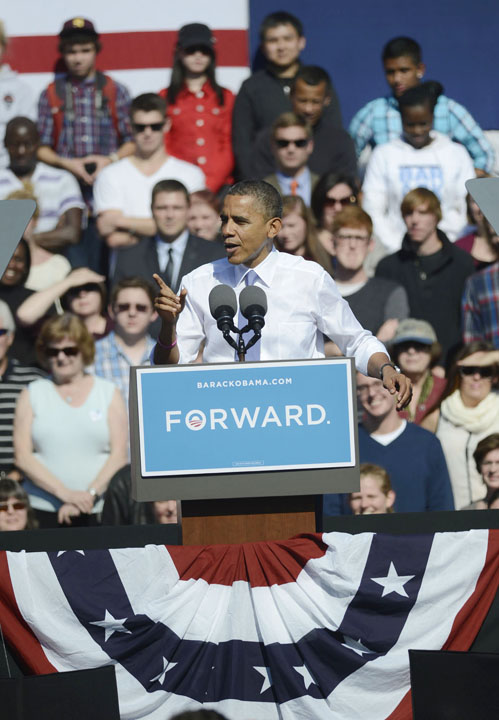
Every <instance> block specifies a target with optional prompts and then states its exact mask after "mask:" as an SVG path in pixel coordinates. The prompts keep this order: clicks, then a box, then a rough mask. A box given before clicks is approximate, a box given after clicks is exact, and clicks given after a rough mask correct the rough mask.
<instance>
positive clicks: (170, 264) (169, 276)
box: [163, 248, 174, 290]
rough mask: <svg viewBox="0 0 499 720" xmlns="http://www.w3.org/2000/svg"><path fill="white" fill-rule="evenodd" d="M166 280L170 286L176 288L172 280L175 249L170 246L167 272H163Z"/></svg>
mask: <svg viewBox="0 0 499 720" xmlns="http://www.w3.org/2000/svg"><path fill="white" fill-rule="evenodd" d="M163 277H164V281H165V283H166V284H167V285H168V287H169V288H171V289H172V290H174V288H172V281H173V249H172V248H169V250H168V262H167V263H166V267H165V272H164V274H163Z"/></svg>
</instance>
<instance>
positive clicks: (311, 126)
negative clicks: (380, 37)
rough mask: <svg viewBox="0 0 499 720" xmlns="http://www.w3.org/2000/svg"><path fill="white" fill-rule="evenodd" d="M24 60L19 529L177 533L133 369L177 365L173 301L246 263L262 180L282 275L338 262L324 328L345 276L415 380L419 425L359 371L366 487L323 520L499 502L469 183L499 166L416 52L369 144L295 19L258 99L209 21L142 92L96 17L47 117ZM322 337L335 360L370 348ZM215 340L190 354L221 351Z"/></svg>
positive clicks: (16, 381) (11, 517) (8, 480)
mask: <svg viewBox="0 0 499 720" xmlns="http://www.w3.org/2000/svg"><path fill="white" fill-rule="evenodd" d="M7 45H8V38H7V36H6V32H5V29H4V27H3V24H2V23H1V22H0V94H1V95H2V97H4V98H6V97H9V98H10V100H9V102H8V103H7V102H5V103H4V104H3V105H2V106H1V107H0V146H1V147H0V199H31V200H34V201H35V203H36V211H35V213H34V215H33V218H32V220H31V221H30V223H29V224H28V226H27V228H26V230H25V232H24V235H23V238H22V239H21V241H20V243H19V245H18V247H17V248H16V250H15V252H14V254H13V256H12V258H11V260H10V262H9V264H8V266H7V268H6V269H5V272H4V274H3V276H2V277H1V278H0V428H1V442H0V472H1V479H0V530H18V529H25V528H29V529H31V528H34V527H38V526H40V527H57V526H64V525H66V526H67V525H79V524H81V525H93V524H98V523H101V522H104V523H106V524H128V523H148V522H159V523H167V522H178V521H179V517H180V514H179V511H178V503H177V502H176V501H175V500H171V501H165V502H162V503H159V502H158V503H134V501H133V500H132V499H131V497H130V467H129V465H128V462H129V449H128V418H127V410H126V407H127V404H128V385H129V371H130V367H131V366H135V365H144V364H148V363H149V362H150V358H151V357H153V358H154V357H156V356H155V355H154V352H155V350H154V349H155V348H156V349H157V348H158V345H157V344H156V341H157V338H158V334H159V333H160V328H161V322H160V317H159V316H158V305H157V301H156V296H157V294H158V287H157V285H159V286H160V287H165V286H166V287H168V288H171V290H172V291H173V293H179V297H182V292H184V291H182V292H181V290H182V287H183V284H182V279H183V278H184V276H186V275H187V274H189V273H191V272H192V271H195V270H196V269H197V268H199V267H200V266H203V265H204V264H205V263H211V262H213V261H216V260H218V259H220V258H223V257H225V256H226V255H227V253H229V255H230V254H233V255H234V254H237V252H238V248H237V246H235V247H234V246H232V247H230V244H229V247H228V248H227V247H224V243H223V238H222V232H221V228H222V225H223V224H224V223H227V221H228V218H227V214H226V211H225V210H223V211H222V208H223V207H224V205H223V202H224V198H225V197H226V195H227V192H228V191H229V195H230V190H229V188H230V187H231V186H233V183H234V182H236V181H239V182H241V181H243V182H244V181H247V180H264V181H265V182H266V183H268V184H269V185H270V186H272V188H275V190H277V191H278V193H279V194H280V196H281V197H282V223H280V222H279V223H278V224H276V225H275V232H273V233H272V238H273V244H274V248H275V251H276V252H278V253H279V255H280V256H281V260H279V261H276V260H274V261H273V262H274V265H275V267H276V268H278V272H279V273H281V274H282V275H285V274H287V275H288V277H287V281H288V282H289V284H290V287H291V286H292V285H293V278H294V275H293V273H296V272H298V270H296V269H295V267H298V266H295V264H293V263H292V262H291V260H289V262H288V260H286V258H288V259H289V256H295V257H296V258H303V259H304V260H305V261H307V263H315V264H317V265H318V266H320V268H319V269H317V270H314V271H313V272H312V274H311V276H310V277H311V278H312V276H313V278H315V279H312V280H311V282H312V285H311V287H310V291H309V294H310V296H309V297H308V298H304V301H306V302H308V303H309V305H310V307H312V306H313V307H314V308H315V307H316V306H317V308H318V310H317V313H318V314H320V308H321V302H322V300H321V298H320V297H319V296H320V293H321V292H322V290H321V289H320V288H319V285H321V284H322V283H323V280H322V278H323V277H324V276H326V277H327V283H329V285H327V286H328V287H330V286H332V285H331V283H332V280H331V278H332V279H333V280H334V287H335V288H336V289H335V290H334V292H335V293H337V292H338V293H339V295H340V296H341V298H343V299H344V301H346V303H347V304H348V306H349V308H350V309H351V310H352V311H353V313H354V315H355V317H356V318H357V319H358V320H359V321H360V324H361V325H362V327H363V328H366V329H367V330H368V331H370V333H372V335H373V337H374V338H377V339H378V340H379V341H381V342H382V343H384V345H385V346H386V347H387V348H388V350H389V352H390V354H391V359H392V361H393V363H394V366H397V367H398V366H400V368H401V370H402V372H403V373H404V375H405V376H406V377H407V378H410V380H411V382H412V386H413V394H412V399H411V401H410V403H409V404H408V405H407V407H405V408H404V409H403V410H400V408H399V409H397V407H396V402H395V401H394V398H393V394H391V393H390V392H389V391H388V390H387V389H386V387H385V386H384V384H383V376H381V379H378V378H377V377H366V376H365V374H360V373H359V376H358V382H357V396H358V403H359V420H360V423H359V450H360V461H361V463H362V465H361V488H360V492H356V493H353V494H352V495H350V496H346V495H345V496H342V495H328V496H325V498H324V512H325V513H326V514H328V515H334V514H348V513H353V514H363V513H385V512H394V511H395V512H418V511H429V510H452V509H456V510H460V509H464V508H477V509H480V508H487V507H490V508H495V507H499V495H498V493H499V396H498V394H497V389H496V384H497V369H498V356H497V352H498V351H497V350H495V348H499V328H498V325H499V323H498V321H497V316H498V310H497V302H498V301H497V297H498V292H497V291H496V288H497V287H499V262H498V260H499V239H498V237H497V234H496V231H495V229H494V228H493V227H492V225H491V224H490V223H489V222H488V221H487V219H486V218H485V217H484V215H483V214H482V213H481V211H480V209H479V208H478V206H477V205H476V203H474V201H473V199H472V198H471V197H469V196H467V193H466V187H465V182H466V180H468V179H471V178H473V177H476V176H480V177H486V176H487V175H488V174H489V173H490V172H491V170H492V168H493V164H494V153H493V149H492V147H491V145H490V143H489V141H488V140H487V138H486V136H485V134H484V132H483V131H482V129H481V128H480V127H479V125H478V124H477V122H476V121H475V120H474V118H473V117H472V115H471V114H470V113H469V111H468V109H466V108H464V107H463V106H462V105H460V104H459V103H458V102H456V101H455V100H453V99H451V98H449V97H447V96H446V95H445V94H444V87H443V84H442V82H443V81H444V80H445V78H439V81H438V82H437V81H436V80H430V81H427V80H424V76H425V73H426V67H425V65H424V63H423V59H422V51H421V48H420V46H419V45H418V43H417V42H416V41H415V40H413V39H412V38H408V37H397V38H394V39H391V40H389V41H388V42H386V44H385V46H384V47H383V49H382V53H381V62H382V69H383V72H384V74H385V77H386V80H387V83H388V91H387V94H386V96H385V97H380V98H376V99H368V98H366V101H367V100H369V101H368V102H367V104H366V105H365V106H364V107H363V108H361V109H360V110H359V111H358V112H357V113H356V114H355V116H354V118H353V119H352V121H351V123H350V125H349V127H348V128H344V127H343V120H342V113H341V104H340V98H338V95H337V93H336V91H335V88H334V85H333V82H332V79H331V78H330V76H329V74H328V73H327V72H326V70H324V68H322V67H319V66H317V65H304V64H303V63H302V61H301V60H300V53H301V51H302V50H303V48H304V47H305V32H304V28H303V25H302V23H301V21H300V20H299V19H298V18H296V17H295V16H293V15H291V14H290V13H287V12H284V11H279V12H273V13H271V14H270V15H268V16H267V17H266V18H265V19H264V21H263V22H262V25H261V28H260V48H261V51H262V53H263V56H264V58H265V61H266V65H265V67H264V68H263V69H261V70H258V71H256V72H254V73H253V74H252V75H251V76H250V77H248V79H247V80H245V81H244V82H243V84H242V85H241V88H240V90H239V92H238V93H237V95H236V96H234V94H233V93H232V92H231V91H230V90H228V89H227V88H224V87H222V86H220V85H219V84H218V81H217V68H216V43H215V38H214V35H213V33H212V31H211V29H210V28H209V27H207V26H206V25H203V24H201V23H197V22H194V23H190V24H187V25H185V26H183V27H182V28H180V30H179V32H178V36H177V42H176V46H175V51H174V57H173V59H172V63H171V65H172V74H171V79H170V84H169V86H168V87H166V88H143V92H142V93H141V94H140V95H138V96H137V97H135V98H131V97H130V94H129V92H128V90H127V88H126V87H124V86H123V85H122V84H120V83H119V82H117V81H116V80H114V79H112V78H111V77H110V76H109V75H107V74H105V73H104V72H102V71H101V70H99V69H97V67H98V57H99V52H100V50H101V39H100V36H99V33H98V31H97V29H96V27H95V25H94V23H93V21H91V20H89V19H85V18H71V19H69V20H67V21H65V22H64V23H63V26H62V29H61V31H60V33H59V52H60V55H61V58H62V60H63V62H64V67H65V72H64V73H61V74H58V75H57V76H56V77H55V79H54V81H53V82H51V83H50V84H49V85H48V86H47V87H46V88H45V89H44V90H43V92H42V93H41V95H40V97H39V99H38V102H36V98H35V97H34V95H33V93H32V91H31V89H30V87H29V84H28V83H27V82H26V81H25V80H24V79H22V78H21V77H20V76H19V75H17V74H16V72H15V70H12V69H11V68H10V67H9V66H8V65H6V63H5V62H4V56H5V51H6V48H7ZM238 195H239V196H241V195H244V193H241V192H239V193H238V192H235V193H233V194H232V196H231V197H232V200H233V202H232V207H233V209H234V207H235V206H236V205H237V204H238V203H239V205H241V202H240V197H239V200H237V197H238ZM250 195H251V193H250ZM234 197H235V198H236V200H237V202H236V201H234ZM221 212H222V220H221V218H220V214H221ZM233 215H234V212H232V214H231V215H230V217H231V218H232V217H233ZM224 218H225V219H224ZM243 262H244V261H243ZM300 262H302V261H301V260H300ZM300 267H301V266H300ZM308 267H310V268H312V265H308ZM314 273H315V275H314ZM153 278H155V280H154V279H153ZM195 278H197V282H198V283H200V284H201V285H202V283H203V282H205V281H204V280H203V276H202V274H200V275H195ZM155 281H156V282H155ZM327 283H326V284H327ZM321 287H322V285H321ZM183 297H184V300H185V296H183ZM342 302H343V301H342ZM314 312H315V310H314ZM159 315H161V312H160V313H159ZM316 325H317V328H318V329H319V330H320V331H321V333H323V336H324V337H323V339H321V347H322V344H323V347H324V351H325V354H326V355H330V356H334V355H339V354H341V353H342V352H343V351H344V349H345V347H348V343H347V342H346V341H345V343H344V345H343V346H341V345H342V343H341V342H340V341H338V344H337V342H336V341H335V340H337V338H336V337H334V332H331V333H329V334H328V332H329V330H330V329H334V328H333V325H332V324H331V323H329V324H328V322H326V320H325V319H324V322H321V320H320V319H319V320H318V321H317V323H316ZM313 332H314V337H315V332H316V330H315V329H314V331H313ZM191 337H193V338H194V334H193V333H191ZM217 337H218V336H217ZM204 342H206V348H205V350H207V352H205V354H204V356H203V354H202V353H203V348H202V347H200V344H201V345H203V343H204ZM210 342H211V340H210V337H209V336H208V337H207V338H205V339H204V340H203V342H201V343H199V342H198V343H197V344H196V343H194V342H192V343H191V345H192V347H189V349H188V351H186V349H185V347H184V348H181V353H182V352H183V354H181V357H182V358H183V360H184V361H185V358H187V357H188V361H189V362H195V361H198V362H200V361H202V360H203V357H204V359H205V360H210V359H213V357H214V355H213V351H212V350H210V348H211V347H212V346H211V345H210ZM302 342H304V340H303V339H302ZM314 342H315V340H314ZM175 344H176V340H175V341H174V342H173V343H172V345H171V346H166V347H167V349H168V348H169V347H172V348H173V346H174V345H175ZM159 345H161V341H160V342H159ZM340 346H341V347H340ZM161 347H163V345H161ZM262 348H264V352H265V353H267V355H268V358H269V359H271V358H272V348H269V347H268V346H267V345H265V342H264V339H262ZM215 349H216V348H215ZM175 352H176V350H175ZM210 352H211V353H212V355H210ZM290 352H291V351H290ZM186 353H187V354H186ZM159 355H161V351H160V352H159ZM215 355H216V353H215ZM215 359H216V358H215ZM262 359H266V357H262ZM360 369H363V371H364V372H366V368H365V367H364V368H360ZM371 374H372V373H371Z"/></svg>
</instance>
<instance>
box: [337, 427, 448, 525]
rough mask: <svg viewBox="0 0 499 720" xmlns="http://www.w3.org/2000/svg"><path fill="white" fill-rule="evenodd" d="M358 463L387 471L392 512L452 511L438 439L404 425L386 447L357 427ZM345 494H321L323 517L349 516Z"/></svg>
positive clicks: (431, 434) (444, 465) (429, 433)
mask: <svg viewBox="0 0 499 720" xmlns="http://www.w3.org/2000/svg"><path fill="white" fill-rule="evenodd" d="M359 456H360V462H361V463H363V462H369V463H375V464H376V465H381V467H383V468H385V470H387V472H388V474H389V475H390V480H391V482H392V487H393V489H394V490H395V493H396V495H397V497H396V500H395V506H394V509H395V511H396V512H424V511H426V510H454V500H453V496H452V489H451V484H450V479H449V473H448V471H447V465H446V463H445V457H444V454H443V451H442V446H441V445H440V440H439V439H438V438H437V437H435V435H434V434H433V433H431V432H428V430H424V429H423V428H420V427H419V426H418V425H414V424H412V423H407V425H406V428H405V430H404V432H403V433H402V434H401V435H399V436H398V438H396V439H395V440H394V441H393V442H391V443H390V444H389V445H386V446H385V445H381V444H380V443H378V442H376V440H373V439H372V438H371V436H370V435H369V434H368V433H367V432H366V430H364V428H363V427H362V425H359ZM350 512H351V511H350V506H349V504H348V495H342V494H335V495H324V515H349V514H350Z"/></svg>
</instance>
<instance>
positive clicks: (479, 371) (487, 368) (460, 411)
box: [421, 341, 499, 510]
mask: <svg viewBox="0 0 499 720" xmlns="http://www.w3.org/2000/svg"><path fill="white" fill-rule="evenodd" d="M489 352H491V355H487V354H488V353H489ZM492 352H493V347H492V345H491V344H490V343H488V342H484V341H477V342H473V343H470V344H469V345H466V346H465V347H464V348H463V349H462V350H461V351H460V352H459V353H458V354H457V356H456V360H455V363H454V365H453V366H452V368H451V370H450V372H449V380H448V383H447V389H446V392H445V393H444V396H443V397H444V399H443V400H442V401H441V403H440V405H439V407H438V408H437V409H436V410H434V411H433V412H432V413H430V414H429V415H428V416H427V418H425V419H424V420H423V422H422V423H421V425H422V426H423V427H426V428H427V429H428V430H433V431H435V430H436V435H437V437H438V438H439V440H440V442H441V443H442V448H443V451H444V454H445V458H446V460H447V467H448V469H449V475H450V479H451V484H452V491H453V493H454V503H455V507H456V510H463V509H465V508H466V509H470V508H472V507H475V506H476V505H475V504H476V503H478V502H479V501H480V500H483V498H484V497H485V495H486V492H487V487H486V485H485V483H484V481H483V479H482V477H481V476H480V473H479V472H478V470H477V468H476V465H475V462H474V459H473V453H474V452H475V449H476V447H477V445H478V443H479V442H480V440H483V438H485V437H487V435H490V434H491V433H497V432H499V395H498V394H497V393H496V392H495V387H496V383H497V365H496V363H495V361H494V358H495V355H496V353H494V354H492ZM487 357H488V358H492V361H491V362H489V363H488V364H486V363H487Z"/></svg>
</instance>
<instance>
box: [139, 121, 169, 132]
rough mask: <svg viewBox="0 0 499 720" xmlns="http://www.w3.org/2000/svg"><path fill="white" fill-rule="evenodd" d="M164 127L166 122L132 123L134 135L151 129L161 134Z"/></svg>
mask: <svg viewBox="0 0 499 720" xmlns="http://www.w3.org/2000/svg"><path fill="white" fill-rule="evenodd" d="M164 126H165V121H164V120H163V121H162V122H159V123H132V127H133V131H134V133H141V132H144V130H147V128H151V130H154V132H159V131H160V130H162V129H163V128H164Z"/></svg>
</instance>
